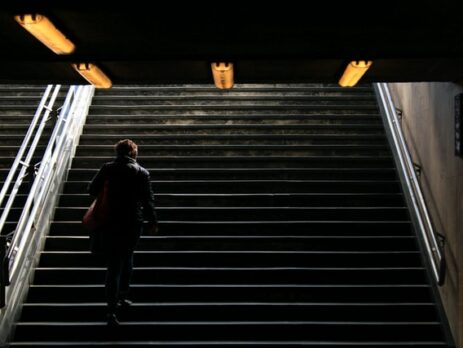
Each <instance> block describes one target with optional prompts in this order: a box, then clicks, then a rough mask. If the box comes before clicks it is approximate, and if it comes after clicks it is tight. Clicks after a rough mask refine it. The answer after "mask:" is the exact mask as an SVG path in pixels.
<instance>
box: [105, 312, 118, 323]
mask: <svg viewBox="0 0 463 348" xmlns="http://www.w3.org/2000/svg"><path fill="white" fill-rule="evenodd" d="M107 323H108V326H117V325H119V324H120V323H119V320H118V319H117V316H116V314H114V313H109V314H108V315H107Z"/></svg>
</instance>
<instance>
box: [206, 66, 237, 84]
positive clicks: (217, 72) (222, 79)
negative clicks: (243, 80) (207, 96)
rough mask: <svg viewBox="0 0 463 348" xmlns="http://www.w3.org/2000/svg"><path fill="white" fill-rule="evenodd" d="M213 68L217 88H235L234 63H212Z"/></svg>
mask: <svg viewBox="0 0 463 348" xmlns="http://www.w3.org/2000/svg"><path fill="white" fill-rule="evenodd" d="M211 68H212V75H213V76H214V83H215V86H216V87H217V88H220V89H230V88H232V87H233V83H234V82H233V63H211Z"/></svg>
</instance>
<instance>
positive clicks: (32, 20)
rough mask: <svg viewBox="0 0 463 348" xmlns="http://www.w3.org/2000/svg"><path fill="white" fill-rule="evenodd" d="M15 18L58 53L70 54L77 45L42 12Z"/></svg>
mask: <svg viewBox="0 0 463 348" xmlns="http://www.w3.org/2000/svg"><path fill="white" fill-rule="evenodd" d="M14 19H15V20H16V21H17V22H18V23H19V24H21V25H22V26H23V28H24V29H26V30H27V31H29V32H30V33H31V34H32V35H34V36H35V37H36V38H37V39H38V40H40V41H41V42H42V43H43V44H44V45H45V46H47V47H48V48H49V49H51V50H52V51H53V52H55V53H56V54H70V53H72V52H74V50H75V48H76V47H75V45H74V44H73V43H72V42H71V41H70V40H69V39H68V38H66V36H64V34H63V33H62V32H60V31H59V30H58V29H56V27H55V26H54V25H53V23H52V22H50V20H49V19H48V18H47V17H45V16H42V15H40V14H25V15H20V16H15V17H14Z"/></svg>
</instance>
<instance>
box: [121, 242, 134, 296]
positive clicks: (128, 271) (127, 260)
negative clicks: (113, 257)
mask: <svg viewBox="0 0 463 348" xmlns="http://www.w3.org/2000/svg"><path fill="white" fill-rule="evenodd" d="M132 272H133V251H131V252H129V253H127V254H126V256H125V257H124V258H123V259H122V264H121V275H120V283H119V300H120V301H122V305H130V303H131V302H130V301H129V300H128V295H129V290H130V281H131V278H132Z"/></svg>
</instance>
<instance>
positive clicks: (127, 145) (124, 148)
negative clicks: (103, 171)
mask: <svg viewBox="0 0 463 348" xmlns="http://www.w3.org/2000/svg"><path fill="white" fill-rule="evenodd" d="M114 149H115V150H116V154H117V156H119V157H120V156H129V157H132V158H135V157H136V156H137V152H138V146H137V144H135V142H134V141H132V140H130V139H123V140H120V141H118V142H117V143H116V145H115V146H114Z"/></svg>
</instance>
